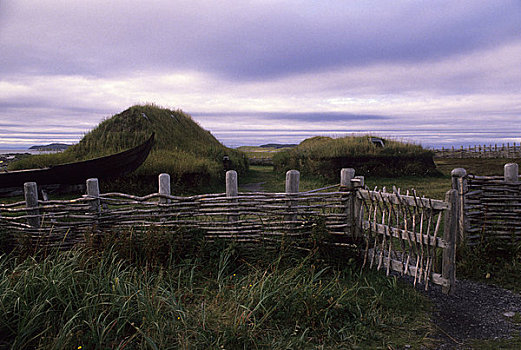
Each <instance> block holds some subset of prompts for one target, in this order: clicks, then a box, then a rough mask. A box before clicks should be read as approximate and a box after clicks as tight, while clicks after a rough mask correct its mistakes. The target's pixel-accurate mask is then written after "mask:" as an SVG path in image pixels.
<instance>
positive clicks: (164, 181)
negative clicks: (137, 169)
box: [159, 173, 171, 204]
mask: <svg viewBox="0 0 521 350" xmlns="http://www.w3.org/2000/svg"><path fill="white" fill-rule="evenodd" d="M159 194H162V195H167V196H170V194H171V192H170V175H169V174H167V173H162V174H159ZM159 203H161V204H168V203H170V199H168V198H164V197H159Z"/></svg>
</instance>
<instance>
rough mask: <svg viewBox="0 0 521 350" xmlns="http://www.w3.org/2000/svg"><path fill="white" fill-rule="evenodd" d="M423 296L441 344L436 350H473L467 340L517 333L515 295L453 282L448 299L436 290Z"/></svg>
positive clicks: (519, 301)
mask: <svg viewBox="0 0 521 350" xmlns="http://www.w3.org/2000/svg"><path fill="white" fill-rule="evenodd" d="M424 293H425V294H426V295H427V296H428V297H429V298H430V299H431V300H432V302H433V304H434V313H433V316H432V321H433V323H434V324H435V325H436V328H437V330H438V334H436V338H438V339H439V340H440V341H441V344H440V345H438V347H437V348H436V349H443V350H446V349H457V350H460V349H473V348H472V347H470V345H469V342H470V340H473V339H480V340H487V339H488V340H491V339H500V338H510V337H511V336H512V335H514V334H519V333H520V331H521V323H520V322H519V321H520V320H519V317H520V314H521V295H519V294H517V293H514V292H511V291H509V290H506V289H503V288H500V287H496V286H491V285H486V284H482V283H478V282H472V281H466V280H460V281H457V283H456V291H455V294H454V295H451V296H448V295H445V294H443V293H442V292H441V288H440V287H439V286H431V287H430V289H429V291H428V292H424ZM512 349H513V348H512Z"/></svg>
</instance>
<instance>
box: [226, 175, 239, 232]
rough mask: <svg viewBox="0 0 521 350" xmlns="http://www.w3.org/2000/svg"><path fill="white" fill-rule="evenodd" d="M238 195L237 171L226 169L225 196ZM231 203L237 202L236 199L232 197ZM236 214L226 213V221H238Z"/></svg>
mask: <svg viewBox="0 0 521 350" xmlns="http://www.w3.org/2000/svg"><path fill="white" fill-rule="evenodd" d="M238 195H239V186H238V183H237V172H236V171H235V170H228V171H227V172H226V197H237V196H238ZM231 203H238V200H237V199H232V200H231ZM238 220H239V217H238V215H237V214H232V215H228V221H230V222H234V221H238Z"/></svg>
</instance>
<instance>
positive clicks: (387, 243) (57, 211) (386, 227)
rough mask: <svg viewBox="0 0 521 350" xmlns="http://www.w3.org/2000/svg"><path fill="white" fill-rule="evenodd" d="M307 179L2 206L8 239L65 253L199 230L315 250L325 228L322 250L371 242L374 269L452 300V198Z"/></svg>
mask: <svg viewBox="0 0 521 350" xmlns="http://www.w3.org/2000/svg"><path fill="white" fill-rule="evenodd" d="M299 175H300V174H299V172H298V171H296V170H290V171H288V173H287V174H286V192H284V193H265V192H242V193H239V192H238V189H237V173H236V172H234V171H229V172H227V176H226V192H225V193H217V194H204V195H196V196H189V197H184V196H183V197H181V196H173V195H171V194H170V179H169V176H168V174H161V175H160V176H159V191H158V193H154V194H150V195H147V196H143V197H140V196H134V195H129V194H123V193H105V194H100V193H99V187H98V183H97V179H89V180H87V186H86V187H87V195H85V196H83V197H81V198H77V199H73V200H38V199H37V191H36V184H34V183H28V184H26V189H25V190H26V192H25V193H26V199H25V200H24V201H20V202H17V203H11V204H0V229H4V230H6V231H7V232H11V233H13V234H15V235H18V236H19V237H23V238H24V239H30V240H32V241H33V242H36V243H38V244H39V245H43V246H59V247H62V248H70V247H71V246H73V245H75V244H78V243H81V242H83V241H84V237H85V235H86V234H87V235H91V234H94V235H97V234H99V235H101V234H105V233H107V232H111V231H121V230H132V232H136V231H139V230H145V231H146V230H150V229H151V228H159V229H162V230H172V229H176V228H179V227H192V228H197V229H200V230H203V231H204V234H205V238H206V239H207V240H209V241H212V240H233V241H235V242H240V243H242V244H252V245H258V244H263V245H276V246H280V245H281V244H283V243H284V241H285V240H288V239H291V240H292V241H293V242H296V243H297V246H299V247H300V248H302V249H309V244H310V239H316V237H315V238H313V237H310V236H311V232H313V231H314V230H316V229H317V225H321V226H320V227H321V229H323V230H325V231H326V232H327V237H328V239H327V242H322V243H325V244H330V245H340V246H342V245H350V246H352V243H353V242H363V244H362V246H361V248H362V251H364V252H365V263H366V265H368V266H369V267H373V268H376V269H381V268H382V267H385V268H386V271H387V273H390V271H396V272H398V273H401V274H407V275H411V276H413V277H414V283H415V284H416V282H424V283H425V287H426V288H428V285H429V282H432V283H435V284H440V285H442V286H443V289H444V291H445V292H450V291H451V288H452V287H453V286H454V281H455V272H454V264H455V256H454V247H455V240H454V237H455V234H456V233H455V230H456V229H457V227H456V226H454V225H453V223H452V221H453V218H454V217H455V216H454V215H453V214H452V213H453V212H454V210H455V209H456V204H457V203H456V202H455V201H454V199H453V198H452V197H450V196H454V195H453V194H450V196H449V197H447V200H446V201H440V200H433V199H427V198H420V197H418V196H416V195H408V194H406V195H400V193H399V191H396V193H386V192H384V191H370V190H368V189H365V187H364V178H363V177H355V176H354V175H355V172H354V170H353V169H342V172H341V179H340V184H338V185H336V186H329V187H327V188H324V189H318V190H313V191H309V192H299V179H300V178H299ZM324 190H327V191H324ZM451 193H452V192H451ZM443 220H445V221H443ZM451 220H452V221H451ZM442 228H443V229H442ZM442 232H443V233H442ZM440 256H441V257H443V259H442V260H440V259H438V258H437V257H440Z"/></svg>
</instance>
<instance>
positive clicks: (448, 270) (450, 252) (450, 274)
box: [441, 190, 458, 294]
mask: <svg viewBox="0 0 521 350" xmlns="http://www.w3.org/2000/svg"><path fill="white" fill-rule="evenodd" d="M445 201H446V202H448V203H449V209H448V210H446V211H445V225H444V232H443V240H444V241H445V243H446V244H447V246H446V247H445V249H444V250H443V264H442V271H441V275H442V277H443V278H445V279H447V280H448V281H449V285H448V286H443V287H442V291H443V293H445V294H454V290H455V285H454V284H455V282H456V239H457V235H456V233H457V230H458V218H457V207H458V204H457V203H458V192H457V191H456V190H449V191H448V192H447V194H446V195H445Z"/></svg>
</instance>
